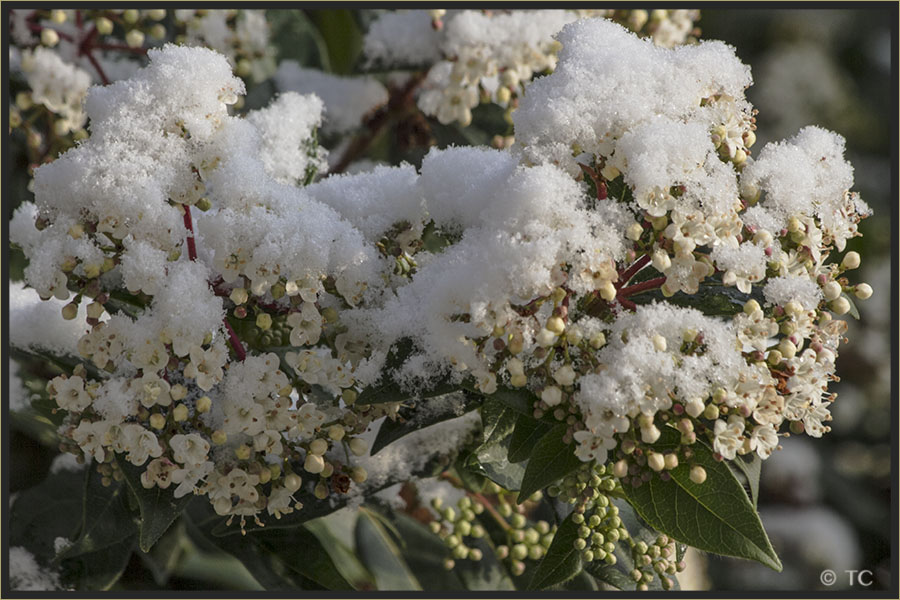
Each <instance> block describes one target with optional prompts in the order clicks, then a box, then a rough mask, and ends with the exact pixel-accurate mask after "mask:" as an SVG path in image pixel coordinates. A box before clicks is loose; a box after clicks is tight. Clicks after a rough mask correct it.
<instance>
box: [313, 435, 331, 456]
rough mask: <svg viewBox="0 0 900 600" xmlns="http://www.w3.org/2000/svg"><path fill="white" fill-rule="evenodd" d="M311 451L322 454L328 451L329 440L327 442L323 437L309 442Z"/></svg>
mask: <svg viewBox="0 0 900 600" xmlns="http://www.w3.org/2000/svg"><path fill="white" fill-rule="evenodd" d="M309 451H310V452H311V453H313V454H317V455H319V456H322V455H323V454H325V453H326V452H328V442H326V441H325V440H323V439H322V438H317V439H314V440H313V441H312V442H310V444H309Z"/></svg>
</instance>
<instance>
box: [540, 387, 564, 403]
mask: <svg viewBox="0 0 900 600" xmlns="http://www.w3.org/2000/svg"><path fill="white" fill-rule="evenodd" d="M541 400H543V401H544V402H546V403H547V405H548V406H557V405H558V404H559V403H560V402H562V390H560V389H559V388H558V387H556V386H555V385H551V386H548V387H545V388H544V391H543V392H541Z"/></svg>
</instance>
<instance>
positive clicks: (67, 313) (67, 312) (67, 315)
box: [62, 302, 78, 321]
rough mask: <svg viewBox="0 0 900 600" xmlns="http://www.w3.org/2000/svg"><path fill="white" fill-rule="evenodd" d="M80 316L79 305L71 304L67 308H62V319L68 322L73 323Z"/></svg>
mask: <svg viewBox="0 0 900 600" xmlns="http://www.w3.org/2000/svg"><path fill="white" fill-rule="evenodd" d="M77 316H78V304H76V303H75V302H69V303H68V304H66V305H65V306H63V307H62V318H63V319H65V320H66V321H71V320H72V319H74V318H75V317H77Z"/></svg>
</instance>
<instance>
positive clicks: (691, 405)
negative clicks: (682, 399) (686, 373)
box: [684, 398, 706, 419]
mask: <svg viewBox="0 0 900 600" xmlns="http://www.w3.org/2000/svg"><path fill="white" fill-rule="evenodd" d="M705 408H706V406H705V405H704V404H703V400H701V399H700V398H691V399H690V400H688V401H687V404H685V405H684V411H685V412H686V413H687V414H689V415H690V416H692V417H694V418H695V419H696V418H697V417H699V416H700V415H701V414H703V410H704V409H705Z"/></svg>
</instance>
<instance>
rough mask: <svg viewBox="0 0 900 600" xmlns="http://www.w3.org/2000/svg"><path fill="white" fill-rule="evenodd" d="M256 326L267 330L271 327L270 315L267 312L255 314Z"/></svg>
mask: <svg viewBox="0 0 900 600" xmlns="http://www.w3.org/2000/svg"><path fill="white" fill-rule="evenodd" d="M256 326H257V327H259V328H260V329H262V330H263V331H267V330H269V329H271V327H272V315H270V314H269V313H259V314H258V315H257V316H256Z"/></svg>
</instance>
